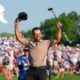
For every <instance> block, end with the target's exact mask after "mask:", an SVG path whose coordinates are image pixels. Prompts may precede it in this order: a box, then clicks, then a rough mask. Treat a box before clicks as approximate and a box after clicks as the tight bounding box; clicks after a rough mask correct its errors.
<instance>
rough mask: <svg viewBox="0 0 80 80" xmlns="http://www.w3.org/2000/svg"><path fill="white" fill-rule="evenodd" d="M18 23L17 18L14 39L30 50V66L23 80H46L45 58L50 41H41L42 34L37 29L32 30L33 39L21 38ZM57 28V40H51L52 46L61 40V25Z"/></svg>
mask: <svg viewBox="0 0 80 80" xmlns="http://www.w3.org/2000/svg"><path fill="white" fill-rule="evenodd" d="M19 22H20V21H19V20H18V18H17V19H16V20H15V36H16V39H17V40H18V41H19V42H20V43H22V44H23V45H28V46H29V48H30V53H29V62H30V66H29V70H28V72H27V75H26V77H25V80H46V78H47V71H46V57H47V51H48V48H49V46H50V41H49V40H43V39H42V33H41V29H40V28H39V27H35V28H33V29H32V36H33V39H29V38H25V37H22V36H21V34H20V32H19ZM57 27H58V35H57V39H56V40H53V43H54V44H57V43H58V42H60V39H61V27H62V24H61V23H60V22H59V23H58V24H57Z"/></svg>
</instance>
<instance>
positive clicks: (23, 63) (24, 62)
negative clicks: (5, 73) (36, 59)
mask: <svg viewBox="0 0 80 80" xmlns="http://www.w3.org/2000/svg"><path fill="white" fill-rule="evenodd" d="M23 51H24V54H23V55H20V56H19V57H18V68H19V80H25V75H26V74H27V70H28V65H29V61H28V52H29V49H28V47H25V48H24V49H23Z"/></svg>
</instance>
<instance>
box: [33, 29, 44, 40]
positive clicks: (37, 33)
mask: <svg viewBox="0 0 80 80" xmlns="http://www.w3.org/2000/svg"><path fill="white" fill-rule="evenodd" d="M33 37H34V39H35V40H36V41H39V40H41V38H42V33H41V31H40V30H39V29H38V30H34V33H33Z"/></svg>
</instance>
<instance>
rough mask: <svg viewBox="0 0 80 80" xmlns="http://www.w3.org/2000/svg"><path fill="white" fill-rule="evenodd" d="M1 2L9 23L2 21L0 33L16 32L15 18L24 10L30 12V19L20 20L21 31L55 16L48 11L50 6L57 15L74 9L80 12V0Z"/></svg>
mask: <svg viewBox="0 0 80 80" xmlns="http://www.w3.org/2000/svg"><path fill="white" fill-rule="evenodd" d="M0 4H1V5H3V6H4V8H5V14H4V16H5V18H6V20H7V21H8V24H3V23H1V22H0V33H1V32H9V33H14V20H15V18H16V17H17V16H18V14H19V13H20V12H23V11H24V12H26V13H27V14H28V19H27V21H22V22H20V25H19V30H20V31H22V30H25V31H27V30H29V29H32V28H34V27H37V26H40V23H41V22H44V21H45V20H46V19H50V18H52V17H54V16H53V14H51V13H50V12H49V11H48V8H49V7H52V8H53V9H54V12H55V14H56V15H57V16H58V15H60V14H61V13H63V12H65V13H69V12H71V11H73V10H74V11H76V12H77V13H78V14H80V0H0Z"/></svg>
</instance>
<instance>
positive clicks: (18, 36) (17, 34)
mask: <svg viewBox="0 0 80 80" xmlns="http://www.w3.org/2000/svg"><path fill="white" fill-rule="evenodd" d="M14 27H15V36H16V39H17V40H18V41H19V42H20V43H22V44H24V45H25V43H26V41H27V40H26V38H24V37H22V35H21V33H20V32H19V20H18V19H16V20H15V23H14Z"/></svg>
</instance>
